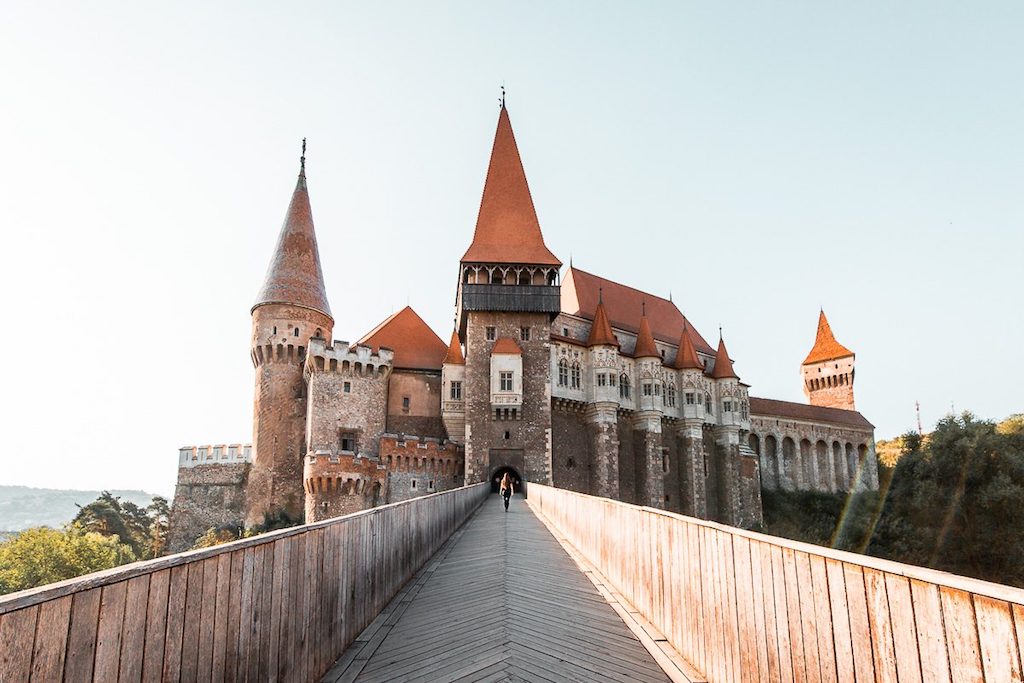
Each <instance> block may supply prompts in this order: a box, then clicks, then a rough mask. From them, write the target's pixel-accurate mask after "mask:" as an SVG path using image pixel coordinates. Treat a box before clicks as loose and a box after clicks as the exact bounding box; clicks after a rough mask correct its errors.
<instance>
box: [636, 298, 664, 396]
mask: <svg viewBox="0 0 1024 683" xmlns="http://www.w3.org/2000/svg"><path fill="white" fill-rule="evenodd" d="M633 357H634V358H635V359H636V368H637V373H636V374H637V388H636V389H637V402H636V405H637V410H638V411H656V412H659V413H660V412H663V410H664V404H663V402H662V400H661V393H662V389H663V388H664V387H663V386H662V385H663V372H662V357H661V352H659V351H658V347H657V345H656V344H655V343H654V335H652V334H651V324H650V322H648V320H647V311H646V305H644V308H643V309H642V313H641V315H640V328H639V331H638V332H637V335H636V346H635V347H634V348H633Z"/></svg>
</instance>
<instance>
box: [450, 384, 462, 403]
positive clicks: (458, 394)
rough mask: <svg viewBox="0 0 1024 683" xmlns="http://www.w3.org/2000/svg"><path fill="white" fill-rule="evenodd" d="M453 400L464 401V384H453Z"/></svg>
mask: <svg viewBox="0 0 1024 683" xmlns="http://www.w3.org/2000/svg"><path fill="white" fill-rule="evenodd" d="M452 400H453V401H461V400H462V382H452Z"/></svg>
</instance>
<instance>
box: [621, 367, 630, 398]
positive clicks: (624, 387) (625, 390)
mask: <svg viewBox="0 0 1024 683" xmlns="http://www.w3.org/2000/svg"><path fill="white" fill-rule="evenodd" d="M619 398H629V375H627V374H626V373H622V374H621V375H619Z"/></svg>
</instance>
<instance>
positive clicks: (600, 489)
mask: <svg viewBox="0 0 1024 683" xmlns="http://www.w3.org/2000/svg"><path fill="white" fill-rule="evenodd" d="M586 419H587V428H588V430H589V432H590V450H591V453H592V454H593V459H592V461H591V462H592V468H591V470H590V471H591V473H592V474H591V476H592V479H591V482H590V490H591V491H592V492H593V493H594V495H597V496H604V497H605V498H612V499H615V500H617V499H618V498H619V427H618V406H617V405H616V404H614V403H591V404H590V405H588V406H587V413H586Z"/></svg>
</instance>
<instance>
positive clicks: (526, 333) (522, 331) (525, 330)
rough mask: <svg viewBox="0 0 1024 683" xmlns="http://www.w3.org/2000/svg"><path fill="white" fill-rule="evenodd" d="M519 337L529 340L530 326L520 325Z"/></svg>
mask: <svg viewBox="0 0 1024 683" xmlns="http://www.w3.org/2000/svg"><path fill="white" fill-rule="evenodd" d="M519 338H520V339H522V340H523V341H530V328H529V327H520V328H519Z"/></svg>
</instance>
